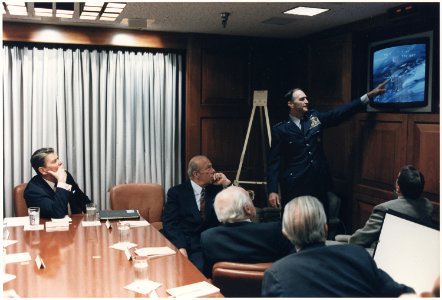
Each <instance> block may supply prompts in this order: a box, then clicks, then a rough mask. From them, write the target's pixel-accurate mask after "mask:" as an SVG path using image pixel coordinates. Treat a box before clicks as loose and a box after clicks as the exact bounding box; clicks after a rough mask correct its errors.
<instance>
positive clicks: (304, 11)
mask: <svg viewBox="0 0 442 300" xmlns="http://www.w3.org/2000/svg"><path fill="white" fill-rule="evenodd" d="M328 10H329V9H328V8H316V7H304V6H298V7H295V8H293V9H290V10H288V11H285V12H284V13H285V14H290V15H299V16H309V17H312V16H316V15H318V14H321V13H323V12H326V11H328Z"/></svg>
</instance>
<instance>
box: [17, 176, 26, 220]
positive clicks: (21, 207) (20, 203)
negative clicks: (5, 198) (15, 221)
mask: <svg viewBox="0 0 442 300" xmlns="http://www.w3.org/2000/svg"><path fill="white" fill-rule="evenodd" d="M27 185H28V184H27V183H22V184H19V185H17V186H15V187H14V210H15V216H16V217H24V216H27V215H28V206H27V205H26V201H25V197H24V196H23V193H24V191H25V189H26V186H27Z"/></svg>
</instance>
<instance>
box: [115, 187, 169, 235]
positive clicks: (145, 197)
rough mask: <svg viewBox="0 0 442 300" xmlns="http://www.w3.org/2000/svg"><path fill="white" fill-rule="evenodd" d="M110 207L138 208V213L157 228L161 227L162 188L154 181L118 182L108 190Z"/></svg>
mask: <svg viewBox="0 0 442 300" xmlns="http://www.w3.org/2000/svg"><path fill="white" fill-rule="evenodd" d="M110 203H111V208H112V209H138V211H139V213H140V215H141V216H142V217H143V218H144V219H146V220H147V221H148V222H149V223H150V224H151V225H152V226H154V227H155V228H157V229H158V230H160V229H162V228H163V225H162V222H161V217H162V214H163V206H164V189H163V187H162V186H161V185H160V184H155V183H127V184H119V185H116V186H114V187H112V188H111V190H110Z"/></svg>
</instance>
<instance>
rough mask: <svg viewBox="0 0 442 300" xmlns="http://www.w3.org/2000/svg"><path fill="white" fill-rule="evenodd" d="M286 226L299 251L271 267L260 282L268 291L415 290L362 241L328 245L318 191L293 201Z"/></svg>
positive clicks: (348, 293)
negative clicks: (386, 268)
mask: <svg viewBox="0 0 442 300" xmlns="http://www.w3.org/2000/svg"><path fill="white" fill-rule="evenodd" d="M282 227H283V229H282V231H283V233H284V235H285V236H286V237H287V238H288V239H289V240H290V241H291V242H292V243H293V245H294V246H295V248H296V251H297V253H294V254H291V255H288V256H286V257H284V258H283V259H280V260H278V261H277V262H275V263H274V264H273V265H272V266H271V267H270V268H269V269H267V271H266V272H265V273H264V279H263V283H262V296H264V297H398V296H400V295H401V294H403V293H410V292H413V289H412V288H410V287H408V286H406V285H402V284H399V283H397V282H395V281H394V280H393V279H392V278H391V277H390V276H389V275H388V274H387V273H385V272H384V271H382V270H381V269H378V267H377V266H376V263H375V261H374V260H373V258H372V257H371V256H370V254H369V253H368V252H367V251H366V250H365V249H364V248H363V247H361V246H357V245H344V244H342V245H333V246H325V240H326V237H327V220H326V215H325V212H324V208H323V206H322V204H321V202H319V200H318V199H316V198H315V197H312V196H301V197H297V198H295V199H293V200H292V201H290V202H289V203H288V204H287V205H286V207H285V210H284V215H283V225H282Z"/></svg>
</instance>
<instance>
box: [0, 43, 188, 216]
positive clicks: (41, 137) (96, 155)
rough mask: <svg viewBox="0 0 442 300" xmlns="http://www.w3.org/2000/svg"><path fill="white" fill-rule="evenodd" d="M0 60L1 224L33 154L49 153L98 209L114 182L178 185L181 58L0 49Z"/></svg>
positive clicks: (29, 172) (11, 212)
mask: <svg viewBox="0 0 442 300" xmlns="http://www.w3.org/2000/svg"><path fill="white" fill-rule="evenodd" d="M2 54H3V74H2V76H3V78H2V82H3V85H2V87H3V93H2V96H3V105H2V116H3V124H2V125H3V128H2V131H3V153H2V154H3V168H4V169H3V208H4V212H3V214H4V216H13V215H14V205H13V197H12V194H13V188H14V186H16V185H18V184H20V183H23V182H28V181H29V180H30V179H31V177H32V176H34V175H35V172H34V171H33V170H32V168H31V165H30V157H31V155H32V153H33V152H34V151H35V150H37V149H39V148H42V147H53V148H55V149H56V151H57V153H58V156H59V157H60V159H61V160H62V162H63V163H64V166H65V168H66V169H67V170H68V171H69V172H70V173H71V174H72V175H73V176H74V178H75V180H76V181H77V183H78V184H79V186H80V188H81V189H82V190H83V191H84V192H85V193H86V194H87V195H88V196H89V198H91V200H93V201H94V202H95V203H97V206H98V208H99V209H109V208H110V202H109V193H108V191H109V189H110V188H111V187H112V186H114V185H116V184H121V183H142V182H152V183H159V184H161V185H162V186H163V188H164V189H165V190H167V189H168V188H169V187H171V186H173V185H175V184H177V183H179V181H180V178H181V131H182V94H183V92H182V89H183V86H182V81H183V78H182V72H183V70H182V57H181V55H180V54H176V53H151V52H134V51H105V50H84V49H82V50H80V49H61V48H59V49H50V48H44V49H37V48H32V49H28V48H26V47H16V46H7V45H6V46H4V47H3V53H2Z"/></svg>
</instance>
